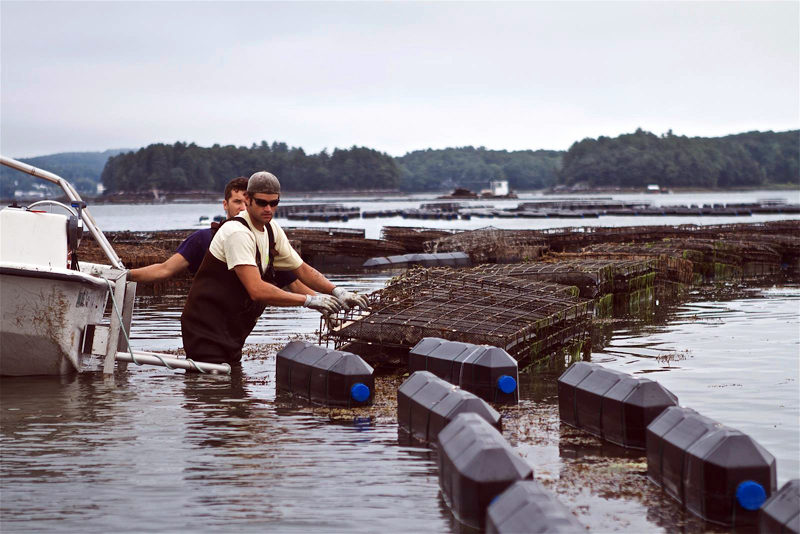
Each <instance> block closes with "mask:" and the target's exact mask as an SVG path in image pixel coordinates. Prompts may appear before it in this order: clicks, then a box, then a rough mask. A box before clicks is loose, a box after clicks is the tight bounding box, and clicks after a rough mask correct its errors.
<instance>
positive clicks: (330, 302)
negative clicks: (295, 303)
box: [303, 295, 342, 315]
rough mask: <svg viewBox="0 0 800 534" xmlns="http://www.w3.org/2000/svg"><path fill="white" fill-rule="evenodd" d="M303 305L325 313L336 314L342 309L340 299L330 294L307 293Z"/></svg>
mask: <svg viewBox="0 0 800 534" xmlns="http://www.w3.org/2000/svg"><path fill="white" fill-rule="evenodd" d="M303 306H305V307H306V308H311V309H312V310H317V311H318V312H320V313H321V314H323V315H328V314H334V313H336V312H338V311H339V310H341V309H342V305H341V304H340V303H339V301H338V300H336V299H335V298H334V297H332V296H330V295H307V296H306V302H305V303H304V304H303Z"/></svg>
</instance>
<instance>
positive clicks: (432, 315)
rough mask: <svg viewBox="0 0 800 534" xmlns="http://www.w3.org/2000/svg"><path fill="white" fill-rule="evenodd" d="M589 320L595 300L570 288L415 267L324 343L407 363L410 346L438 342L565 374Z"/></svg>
mask: <svg viewBox="0 0 800 534" xmlns="http://www.w3.org/2000/svg"><path fill="white" fill-rule="evenodd" d="M592 315H593V307H592V301H591V300H586V299H582V298H579V297H578V296H577V290H576V288H574V287H570V286H564V285H560V284H553V283H548V282H539V281H526V280H520V279H517V278H512V277H509V276H503V275H496V274H483V273H476V272H465V271H458V270H454V269H449V268H445V267H437V268H430V269H420V268H414V269H411V270H410V271H408V272H406V273H404V274H403V275H400V276H399V277H397V278H395V279H393V280H392V281H391V282H390V284H389V285H388V286H387V287H386V288H385V289H383V290H380V291H378V292H376V293H374V294H373V295H372V297H371V302H370V312H369V313H368V314H367V315H363V316H352V315H346V314H344V313H340V315H339V323H340V324H341V326H339V327H337V328H334V329H332V330H329V331H327V332H326V333H325V334H324V335H323V338H325V339H328V340H332V341H334V343H335V344H336V346H337V348H343V349H344V350H350V351H352V352H356V353H357V354H359V355H361V356H362V357H363V358H365V359H366V360H367V361H370V363H372V362H373V361H376V360H377V361H381V360H392V359H394V360H395V363H396V364H400V365H405V364H406V362H407V358H408V352H409V350H410V348H411V347H413V346H414V345H416V344H417V343H418V342H419V341H420V340H422V339H423V338H425V337H438V338H442V339H446V340H451V341H461V342H464V343H472V344H476V345H491V346H494V347H499V348H502V349H504V350H505V351H506V352H508V353H509V354H510V355H511V356H512V357H513V358H514V359H515V360H517V362H519V366H520V368H525V367H528V366H530V365H533V364H537V365H542V366H547V367H554V368H556V369H562V368H563V367H564V364H565V359H571V358H575V357H577V353H578V352H580V350H581V349H585V348H588V345H589V339H590V328H591V327H590V322H591V318H592ZM353 344H354V345H357V346H354V347H350V345H353ZM345 347H347V348H345ZM561 356H564V357H567V356H569V358H562V357H561Z"/></svg>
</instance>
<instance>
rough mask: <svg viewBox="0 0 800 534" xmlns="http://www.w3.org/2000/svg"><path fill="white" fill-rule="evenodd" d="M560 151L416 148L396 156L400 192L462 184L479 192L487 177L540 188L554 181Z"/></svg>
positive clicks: (559, 164) (452, 186)
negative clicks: (398, 167)
mask: <svg viewBox="0 0 800 534" xmlns="http://www.w3.org/2000/svg"><path fill="white" fill-rule="evenodd" d="M563 155H564V152H560V151H557V150H536V151H534V150H520V151H515V152H507V151H505V150H487V149H485V148H484V147H478V148H473V147H471V146H467V147H463V148H445V149H444V150H433V149H430V148H429V149H428V150H417V151H415V152H409V153H408V154H406V155H405V156H403V157H400V158H397V161H398V163H399V164H400V168H401V170H402V181H401V188H402V189H403V190H404V191H441V190H446V189H453V188H454V187H465V188H468V189H473V190H476V191H479V190H480V189H486V188H487V187H488V185H489V181H490V180H508V184H509V185H510V186H511V188H512V189H515V190H520V189H528V190H530V189H544V188H546V187H550V186H552V185H554V184H555V183H556V180H557V178H558V169H559V167H561V158H562V157H563Z"/></svg>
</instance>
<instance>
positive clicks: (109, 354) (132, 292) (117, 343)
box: [0, 156, 231, 375]
mask: <svg viewBox="0 0 800 534" xmlns="http://www.w3.org/2000/svg"><path fill="white" fill-rule="evenodd" d="M0 164H3V165H5V166H6V167H11V168H12V169H16V170H18V171H21V172H24V173H26V174H30V175H31V176H35V177H37V178H41V179H42V180H46V181H48V182H52V183H54V184H57V185H58V186H60V187H61V189H62V190H63V191H64V194H65V195H67V198H68V199H69V200H70V202H71V203H75V202H78V203H80V204H81V205H82V207H81V210H80V216H81V219H82V220H83V222H84V224H85V225H86V227H87V228H88V229H89V232H91V234H92V236H93V237H94V239H95V241H96V242H97V243H98V244H99V245H100V248H101V249H102V250H103V253H105V255H106V257H107V258H108V260H109V261H110V262H111V265H112V267H113V268H114V269H117V270H116V271H114V269H109V268H108V267H106V266H102V265H93V266H92V267H91V268H90V271H95V272H92V274H94V275H96V276H100V277H101V278H104V279H105V280H106V282H107V283H108V292H109V295H110V296H111V300H112V303H113V313H112V314H111V318H110V322H109V325H108V330H107V334H106V340H107V341H106V347H105V351H104V352H105V359H104V363H103V373H104V374H106V375H113V373H114V363H115V362H117V363H118V368H119V369H120V370H125V369H127V366H128V363H129V362H133V363H135V364H137V365H143V364H146V365H161V366H164V367H167V368H168V369H187V370H193V371H197V372H200V373H222V374H230V372H231V368H230V366H229V365H228V364H213V363H205V362H194V361H192V360H189V359H179V358H175V357H173V356H169V355H166V354H158V353H155V352H144V351H135V350H133V349H131V347H130V344H129V342H130V339H129V336H128V332H129V331H130V324H131V318H132V315H133V305H134V298H135V296H136V282H128V281H127V275H128V272H127V270H126V269H125V266H124V265H123V264H122V260H120V258H119V256H118V255H117V253H116V252H115V251H114V249H113V248H112V247H111V243H109V242H108V239H106V236H105V235H104V234H103V232H101V231H100V229H99V228H98V227H97V223H96V222H95V220H94V217H92V214H91V213H89V209H88V208H86V207H85V203H84V202H83V199H82V198H81V196H80V195H79V194H78V192H77V191H76V190H75V188H74V187H72V184H71V183H69V182H68V181H67V180H65V179H64V178H61V177H60V176H58V175H57V174H53V173H52V172H48V171H45V170H42V169H39V168H37V167H34V166H33V165H28V164H27V163H22V162H21V161H17V160H15V159H11V158H7V157H5V156H0ZM57 204H60V203H57ZM61 206H62V207H66V206H64V205H63V204H61ZM117 348H120V349H122V350H121V351H117Z"/></svg>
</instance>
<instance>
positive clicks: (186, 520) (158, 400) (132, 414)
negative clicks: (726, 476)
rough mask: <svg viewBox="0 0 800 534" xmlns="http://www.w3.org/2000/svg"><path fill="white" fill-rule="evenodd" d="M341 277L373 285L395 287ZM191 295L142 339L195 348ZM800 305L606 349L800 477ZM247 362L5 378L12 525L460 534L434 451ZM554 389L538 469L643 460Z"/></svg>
mask: <svg viewBox="0 0 800 534" xmlns="http://www.w3.org/2000/svg"><path fill="white" fill-rule="evenodd" d="M331 278H332V279H333V281H334V282H335V283H337V284H339V285H342V286H345V287H348V288H351V289H356V290H359V291H370V290H373V289H376V288H379V287H382V286H383V285H384V284H385V282H386V277H385V276H370V277H365V276H359V275H349V276H339V277H333V276H332V277H331ZM183 299H184V297H183V296H176V297H162V298H158V299H152V298H143V299H139V302H138V303H137V312H136V316H135V319H134V325H135V328H134V330H133V340H132V344H133V346H134V347H135V348H140V349H151V350H153V349H170V348H177V347H179V346H180V326H179V323H178V318H179V316H180V310H181V307H182V305H183ZM799 305H800V289H797V288H788V289H778V290H767V291H759V292H754V293H753V294H752V295H751V298H743V299H737V300H729V301H703V302H693V303H688V304H683V305H681V306H679V307H677V308H674V309H672V310H671V311H669V312H668V314H667V315H668V316H667V317H666V318H663V319H662V320H661V321H660V322H659V324H655V325H647V324H642V323H634V324H633V325H630V324H628V325H624V326H622V327H621V328H617V330H616V331H614V332H613V333H612V334H611V336H610V338H609V340H608V343H607V345H606V347H605V348H604V349H602V350H598V351H597V352H595V353H594V354H593V359H594V360H595V361H599V362H601V363H603V364H604V365H607V366H609V367H614V368H618V369H622V370H624V371H626V372H629V373H648V374H647V376H649V377H650V378H654V379H657V380H659V381H660V382H662V383H663V384H664V385H665V386H666V387H668V388H670V389H671V390H672V391H674V392H675V393H676V394H677V395H678V396H679V398H680V400H681V404H682V405H685V406H689V407H692V408H695V409H697V410H698V411H700V412H701V413H703V414H704V415H708V416H710V417H713V418H715V419H717V420H719V421H721V422H723V423H725V424H728V425H730V426H733V427H735V428H738V429H740V430H742V431H744V432H746V433H749V434H751V435H753V437H755V439H757V440H758V441H759V442H760V443H761V444H762V445H764V446H765V447H766V448H767V449H768V450H769V451H770V452H771V453H772V454H774V455H775V456H776V457H777V458H778V478H779V481H780V482H783V481H785V480H787V479H789V478H794V477H797V476H798V463H797V458H798V455H799V453H800V451H799V450H798V447H799V446H798V443H800V439H798V438H799V437H800V436H798V416H799V415H800V400H799V397H800V394H798V385H797V378H798V348H799V347H798V343H799V342H800V341H799V339H798V338H799V336H798V331H799V328H800V319H798V316H799V315H800V314H799V313H798V311H799V310H798V306H799ZM318 326H319V319H318V314H316V312H312V311H310V310H297V309H288V310H276V309H270V310H269V311H268V312H267V314H265V316H264V317H262V319H261V320H260V321H259V324H258V326H257V328H256V331H255V333H254V336H251V338H250V341H251V342H259V343H261V342H263V343H285V342H286V341H287V340H288V339H289V338H290V337H291V336H294V335H298V334H300V335H311V334H313V332H314V331H315V330H316V329H317V328H318ZM669 354H672V355H673V358H672V359H665V357H664V356H665V355H669ZM659 357H661V358H659ZM243 368H244V375H245V378H246V380H243V378H242V376H234V377H231V378H227V377H209V376H185V375H183V374H182V373H172V372H170V371H166V370H163V369H159V368H145V367H142V368H136V367H135V366H131V367H130V369H131V370H130V372H129V373H127V374H125V375H121V377H122V378H120V377H118V378H117V381H116V383H111V382H107V381H105V380H104V379H103V377H102V375H100V374H99V373H96V372H95V373H87V374H82V375H79V376H76V377H71V378H63V379H59V378H18V379H2V380H0V386H1V387H0V409H1V410H2V419H1V421H0V422H1V423H2V424H1V425H0V455H2V473H3V477H2V499H0V512H1V513H2V529H3V531H42V530H61V531H75V532H77V531H80V532H110V531H136V532H141V531H148V530H152V531H228V532H242V531H265V530H272V531H280V532H285V531H298V532H300V531H302V532H307V531H321V532H345V531H346V532H370V533H371V532H453V531H458V530H459V527H458V526H457V525H455V524H454V523H453V520H452V518H451V516H450V514H449V512H448V510H447V509H446V507H445V506H444V505H443V503H442V501H441V498H440V497H439V491H438V479H437V469H436V465H435V457H434V456H433V454H432V453H431V452H430V451H428V450H427V449H421V448H414V447H406V446H400V445H399V444H398V441H397V425H396V423H395V422H394V421H392V420H383V419H381V418H379V417H378V418H373V419H361V418H357V419H353V418H352V415H351V416H350V418H349V419H346V420H342V419H341V418H337V416H336V414H335V413H334V412H330V413H327V412H325V411H322V412H320V411H319V410H312V409H310V408H308V407H306V406H304V405H302V404H293V403H291V402H288V403H287V402H285V401H280V399H276V396H275V384H274V356H271V357H270V358H267V359H266V360H255V359H252V360H247V361H245V363H244V365H243ZM553 385H554V377H550V378H549V379H548V380H547V381H546V382H542V381H541V380H539V379H538V378H536V377H527V378H526V377H523V379H522V380H521V388H524V389H521V393H522V397H523V400H522V402H521V406H520V410H521V411H522V412H531V413H532V412H536V411H542V413H543V414H544V415H543V419H541V421H544V422H545V423H546V424H549V425H551V426H553V427H554V428H555V433H554V434H552V432H551V435H554V436H555V438H554V439H555V440H556V441H555V442H552V441H551V442H542V443H539V442H536V440H533V439H531V438H526V437H525V434H523V435H522V437H521V438H519V436H518V438H519V439H515V441H514V443H515V444H516V446H517V448H518V450H519V451H520V453H521V454H522V455H523V456H524V457H525V458H526V459H527V460H528V462H530V463H531V465H533V466H534V471H535V472H536V474H537V477H538V478H542V479H543V480H551V481H556V482H557V481H559V480H562V481H563V479H564V478H565V477H568V476H570V473H571V472H574V471H571V469H572V470H574V466H575V463H574V462H575V461H576V460H574V459H575V458H578V460H577V461H578V464H580V462H581V461H584V460H581V457H582V456H585V455H587V454H594V455H595V457H594V458H593V459H589V457H588V456H587V457H586V460H585V461H586V462H589V464H591V463H593V462H595V463H596V462H597V461H598V460H597V455H598V454H600V455H601V456H604V457H606V458H610V460H605V461H608V462H609V463H608V464H607V465H605V464H604V466H603V470H604V471H608V470H612V471H613V470H615V469H617V470H618V469H621V467H620V465H623V466H624V465H625V464H624V462H626V461H633V462H639V463H638V464H637V463H634V465H636V466H638V467H636V469H641V462H642V460H641V458H640V457H639V458H634V459H633V460H625V459H624V458H626V457H630V456H631V455H630V454H629V453H626V454H627V456H626V454H622V456H620V458H622V459H617V458H616V456H615V455H619V454H621V453H619V452H613V451H612V452H611V453H609V452H608V451H611V449H612V448H609V447H606V446H605V445H592V446H593V447H594V449H590V452H586V451H582V450H580V449H579V448H578V449H576V448H574V447H573V446H572V445H565V443H566V442H565V441H564V439H563V437H562V438H561V441H558V440H559V438H558V436H559V430H558V421H557V415H555V414H556V413H557V412H556V411H555V410H554V406H553V405H554V402H555V397H554V387H553ZM531 432H532V433H533V431H531ZM560 432H561V436H564V435H565V434H564V433H565V432H567V433H569V432H573V433H574V432H575V431H570V430H569V429H565V427H562V428H561V430H560ZM589 442H590V444H591V443H599V442H597V441H596V440H594V441H593V440H591V439H590V440H589ZM616 450H619V448H616ZM591 451H594V452H591ZM609 454H610V456H609ZM637 454H638V453H634V454H633V455H632V456H633V457H636V456H637ZM571 462H572V463H571ZM620 462H623V463H620ZM589 464H587V465H589ZM579 486H580V481H579ZM649 491H653V492H655V491H656V490H654V489H651V490H649ZM565 498H566V497H565ZM566 499H567V500H566V501H565V502H566V504H567V505H568V506H570V507H572V508H573V509H580V510H583V512H582V513H583V515H582V520H583V521H585V522H588V523H589V525H590V526H591V527H593V528H594V530H600V531H602V530H628V531H631V532H634V531H636V532H640V531H643V530H648V531H652V530H659V529H660V528H663V525H665V524H666V525H670V524H672V523H670V521H672V519H670V518H669V517H668V518H667V519H664V516H672V515H680V512H679V511H678V512H676V510H678V509H677V507H676V505H674V504H670V503H666V504H663V503H662V502H661V501H657V503H656V504H655V505H650V506H649V507H648V506H645V505H643V504H642V503H641V502H638V501H632V500H631V499H624V498H620V497H614V496H609V495H598V494H596V493H595V492H593V491H591V490H590V489H588V487H587V488H584V489H582V490H580V491H579V492H578V493H577V494H576V495H574V496H571V497H568V498H566ZM705 528H706V527H704V526H703V525H702V524H700V526H699V527H697V528H696V529H689V530H691V531H696V530H703V529H705ZM667 529H668V530H674V528H669V527H668V528H667Z"/></svg>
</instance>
